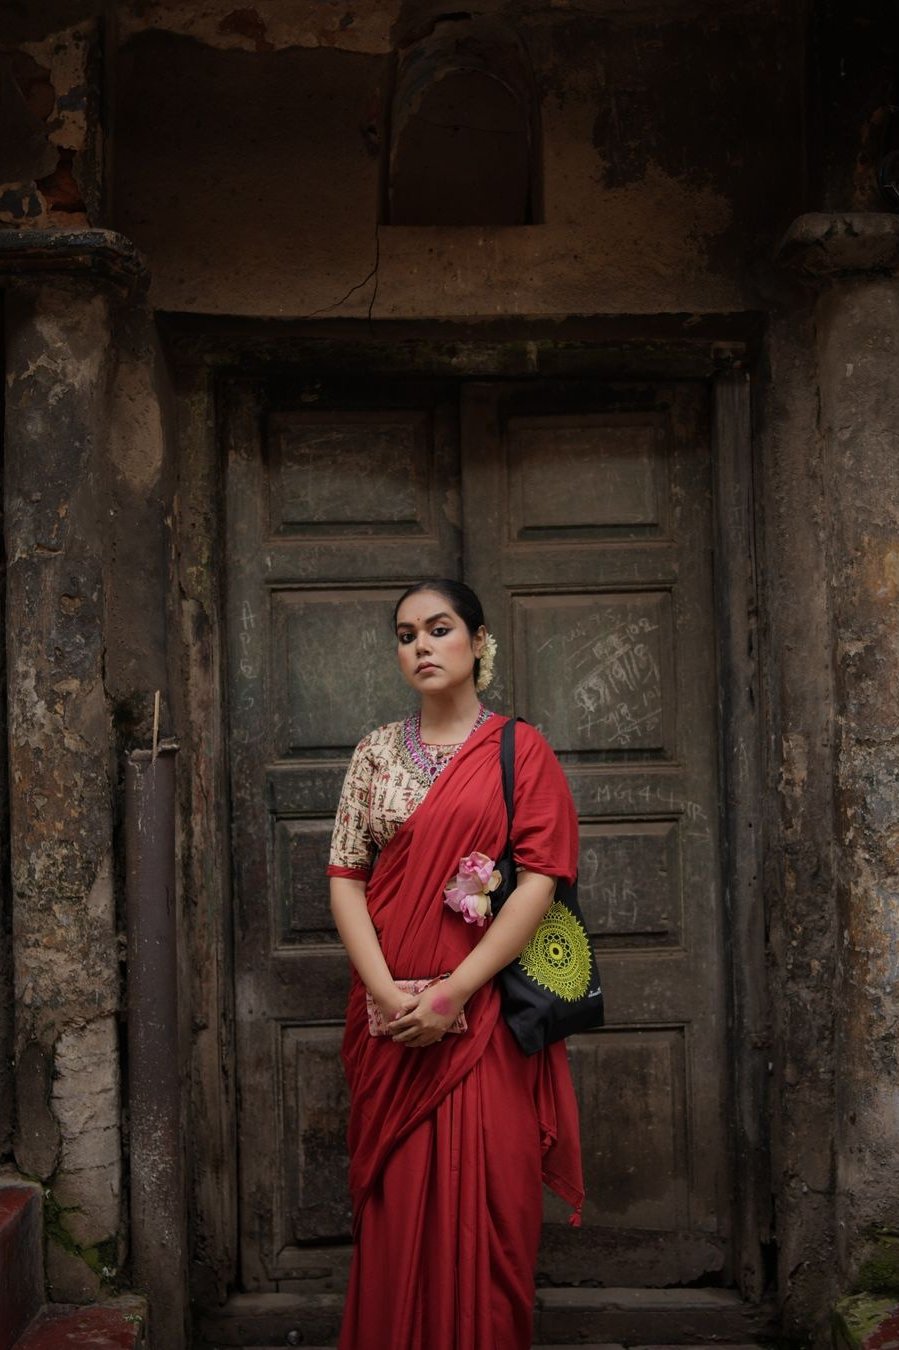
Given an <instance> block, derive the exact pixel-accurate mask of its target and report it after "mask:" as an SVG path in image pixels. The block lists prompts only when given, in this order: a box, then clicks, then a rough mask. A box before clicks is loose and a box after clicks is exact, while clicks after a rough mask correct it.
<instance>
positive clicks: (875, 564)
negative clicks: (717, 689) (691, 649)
mask: <svg viewBox="0 0 899 1350" xmlns="http://www.w3.org/2000/svg"><path fill="white" fill-rule="evenodd" d="M897 335H899V280H897V278H896V277H871V278H861V279H853V280H849V281H845V282H841V283H838V284H836V285H834V286H833V287H831V288H830V289H829V290H828V291H827V292H826V293H825V294H824V295H823V296H822V298H821V300H820V302H819V305H818V342H819V363H820V387H821V424H822V432H823V437H824V444H825V447H826V455H827V464H828V489H829V491H828V497H829V501H830V504H831V510H832V516H833V527H834V549H833V596H834V673H835V683H836V714H837V715H836V726H835V733H836V742H835V746H836V763H837V780H836V789H837V829H838V833H839V837H840V841H841V849H840V866H839V875H838V882H839V897H840V911H839V914H840V931H839V945H838V953H839V966H838V975H839V980H838V985H837V993H838V999H839V1008H840V1020H839V1027H838V1041H837V1053H838V1068H839V1072H838V1076H837V1144H838V1164H837V1177H836V1189H837V1207H838V1209H837V1212H838V1221H839V1235H840V1243H839V1246H840V1253H841V1264H842V1267H843V1269H844V1271H845V1272H846V1273H847V1276H848V1279H849V1280H852V1279H854V1278H855V1276H856V1275H857V1273H858V1270H859V1267H860V1265H861V1264H862V1262H863V1261H864V1259H865V1256H866V1244H867V1241H868V1239H870V1238H871V1237H872V1236H873V1230H874V1228H875V1227H876V1226H877V1225H883V1226H885V1227H887V1228H895V1226H896V1224H897V1220H899V1169H897V1167H896V1156H897V1153H899V1065H897V1058H896V1044H897V1032H899V747H897V733H896V728H897V724H899V634H897V626H896V601H897V599H899V466H897V457H896V427H897V425H899V385H897V381H896V374H895V372H896V349H897V341H899V337H897Z"/></svg>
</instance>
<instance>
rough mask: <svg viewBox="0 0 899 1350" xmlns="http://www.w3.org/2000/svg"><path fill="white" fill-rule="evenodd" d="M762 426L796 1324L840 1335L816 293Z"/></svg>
mask: <svg viewBox="0 0 899 1350" xmlns="http://www.w3.org/2000/svg"><path fill="white" fill-rule="evenodd" d="M766 354H767V360H768V366H769V368H768V371H767V379H766V380H764V381H761V382H760V393H759V396H758V398H757V401H756V409H755V423H756V427H755V430H756V436H757V444H758V448H759V473H758V483H759V490H760V494H761V499H760V501H759V503H758V506H759V511H760V514H761V518H762V520H763V521H764V530H763V547H762V550H761V558H762V577H761V581H762V600H763V613H764V615H765V630H764V632H763V639H762V650H763V655H764V658H765V689H766V698H765V720H766V724H767V775H766V777H767V782H766V813H765V814H766V830H767V835H768V851H767V865H766V870H765V877H764V893H765V908H766V926H767V930H768V936H769V948H768V958H769V963H770V972H771V986H772V995H773V996H772V1032H773V1039H772V1049H771V1070H772V1078H773V1083H774V1093H773V1102H774V1111H773V1116H772V1176H773V1195H772V1205H773V1209H774V1216H773V1217H774V1231H775V1233H776V1235H777V1242H778V1248H777V1284H778V1291H779V1298H780V1301H781V1304H782V1308H783V1317H784V1330H785V1332H786V1333H787V1334H788V1335H797V1336H801V1335H804V1334H807V1333H808V1331H809V1329H810V1328H811V1327H814V1328H815V1330H816V1331H817V1332H818V1334H819V1336H820V1337H821V1340H822V1343H823V1342H825V1341H826V1340H827V1339H828V1337H829V1316H830V1308H831V1306H832V1304H833V1300H834V1298H835V1297H836V1294H837V1291H838V1290H839V1287H840V1273H839V1271H838V1269H837V1267H836V1264H835V1261H834V1253H835V1248H836V1226H835V1215H834V1202H833V1192H834V1168H835V1154H834V1140H833V1109H834V1081H835V1046H834V1031H835V1028H834V1011H835V1009H834V984H835V979H836V940H837V928H838V924H837V910H836V883H835V870H836V838H835V828H834V826H835V821H834V812H835V806H834V783H833V776H834V762H833V698H834V689H833V670H832V644H833V632H832V618H831V612H830V611H831V600H830V592H829V581H830V575H831V538H830V536H831V523H830V514H829V510H828V495H829V494H828V486H827V472H826V462H825V455H824V445H823V440H822V436H821V431H820V428H819V410H818V389H817V368H816V360H815V324H814V300H813V297H811V298H810V297H807V296H801V295H800V296H797V297H795V304H794V306H793V307H791V308H789V309H782V310H775V312H774V313H773V315H772V319H771V325H770V329H769V337H768V343H767V352H766Z"/></svg>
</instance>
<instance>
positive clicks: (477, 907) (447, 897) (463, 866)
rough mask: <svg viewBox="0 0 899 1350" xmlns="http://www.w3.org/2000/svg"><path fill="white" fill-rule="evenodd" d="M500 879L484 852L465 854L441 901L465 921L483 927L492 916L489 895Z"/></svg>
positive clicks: (491, 860)
mask: <svg viewBox="0 0 899 1350" xmlns="http://www.w3.org/2000/svg"><path fill="white" fill-rule="evenodd" d="M501 881H502V876H501V874H500V873H499V872H498V871H497V870H496V868H495V867H494V865H493V859H492V858H488V857H487V854H486V853H469V854H468V856H467V857H465V858H460V860H459V871H458V872H457V873H456V876H455V878H454V879H453V880H452V881H451V882H450V883H449V885H448V886H446V887H445V888H444V892H443V903H444V904H445V905H448V906H449V908H450V909H454V910H455V911H456V912H457V913H458V914H461V915H462V918H463V919H464V920H465V922H466V923H476V924H477V925H478V927H479V928H483V927H484V924H485V923H486V922H487V920H488V919H490V918H492V917H493V907H492V905H491V903H490V896H491V894H492V892H493V891H495V890H496V888H497V886H498V885H499V884H500V882H501Z"/></svg>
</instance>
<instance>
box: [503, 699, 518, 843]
mask: <svg viewBox="0 0 899 1350" xmlns="http://www.w3.org/2000/svg"><path fill="white" fill-rule="evenodd" d="M523 721H524V718H523V717H510V718H509V720H508V722H507V723H506V725H505V726H504V727H503V732H502V737H501V739H500V749H499V762H500V767H501V769H502V774H503V797H504V799H505V802H506V819H507V821H508V836H507V840H506V850H507V851H508V849H510V848H511V846H512V816H513V811H514V801H515V723H516V722H523Z"/></svg>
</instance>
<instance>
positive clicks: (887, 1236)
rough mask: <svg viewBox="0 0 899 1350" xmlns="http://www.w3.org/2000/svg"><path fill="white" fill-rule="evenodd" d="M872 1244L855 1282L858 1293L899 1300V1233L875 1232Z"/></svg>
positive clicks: (871, 1238)
mask: <svg viewBox="0 0 899 1350" xmlns="http://www.w3.org/2000/svg"><path fill="white" fill-rule="evenodd" d="M870 1243H871V1247H870V1250H869V1253H868V1256H867V1257H866V1259H865V1261H864V1262H863V1264H862V1266H861V1269H860V1270H859V1272H858V1279H857V1280H856V1282H855V1288H856V1291H857V1292H865V1293H869V1294H884V1295H894V1296H895V1297H897V1298H899V1233H896V1232H893V1231H891V1230H889V1229H879V1230H875V1231H874V1232H872V1233H871V1234H870Z"/></svg>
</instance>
